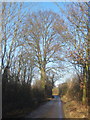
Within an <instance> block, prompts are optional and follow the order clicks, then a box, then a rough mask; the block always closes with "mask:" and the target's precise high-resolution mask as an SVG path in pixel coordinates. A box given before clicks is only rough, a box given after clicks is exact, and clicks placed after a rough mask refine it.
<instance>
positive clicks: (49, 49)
mask: <svg viewBox="0 0 90 120" xmlns="http://www.w3.org/2000/svg"><path fill="white" fill-rule="evenodd" d="M58 24H59V25H61V24H62V19H61V18H60V16H59V15H58V14H56V13H53V12H52V11H49V12H48V11H43V12H42V11H39V12H37V13H32V14H29V15H28V17H27V18H26V22H25V25H24V26H23V31H22V33H23V42H24V43H26V44H27V47H28V46H29V48H30V49H31V50H33V53H34V55H35V59H34V61H35V65H36V66H37V68H38V69H39V70H40V74H41V82H42V88H45V81H46V72H47V71H48V69H50V68H51V69H55V68H57V66H56V65H55V64H56V62H57V61H60V54H61V48H62V46H63V44H62V38H61V37H60V34H58V33H57V32H56V30H55V27H57V26H58ZM63 30H64V26H63ZM63 30H62V28H60V31H61V33H62V32H63ZM51 63H52V65H50V64H51Z"/></svg>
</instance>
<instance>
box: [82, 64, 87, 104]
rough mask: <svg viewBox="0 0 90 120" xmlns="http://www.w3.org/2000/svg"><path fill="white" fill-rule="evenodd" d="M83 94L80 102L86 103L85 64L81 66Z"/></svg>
mask: <svg viewBox="0 0 90 120" xmlns="http://www.w3.org/2000/svg"><path fill="white" fill-rule="evenodd" d="M83 78H84V80H83V96H82V103H83V104H86V99H87V90H86V88H87V87H86V84H87V71H86V66H85V67H84V68H83Z"/></svg>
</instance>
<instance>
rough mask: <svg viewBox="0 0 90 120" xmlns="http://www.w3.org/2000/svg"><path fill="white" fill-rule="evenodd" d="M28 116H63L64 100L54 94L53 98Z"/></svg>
mask: <svg viewBox="0 0 90 120" xmlns="http://www.w3.org/2000/svg"><path fill="white" fill-rule="evenodd" d="M26 118H63V109H62V102H61V101H60V98H59V96H54V99H53V100H51V101H49V102H47V103H45V104H44V105H41V106H40V107H39V108H37V109H36V110H35V111H33V112H32V113H30V114H29V115H27V116H26Z"/></svg>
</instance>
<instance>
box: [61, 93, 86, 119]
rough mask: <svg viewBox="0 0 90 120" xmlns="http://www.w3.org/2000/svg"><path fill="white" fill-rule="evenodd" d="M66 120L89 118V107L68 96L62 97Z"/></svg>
mask: <svg viewBox="0 0 90 120" xmlns="http://www.w3.org/2000/svg"><path fill="white" fill-rule="evenodd" d="M61 100H62V102H63V110H64V115H65V118H88V106H87V105H82V103H81V102H79V101H76V100H74V99H70V98H69V97H68V96H67V95H64V96H63V97H61Z"/></svg>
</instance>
